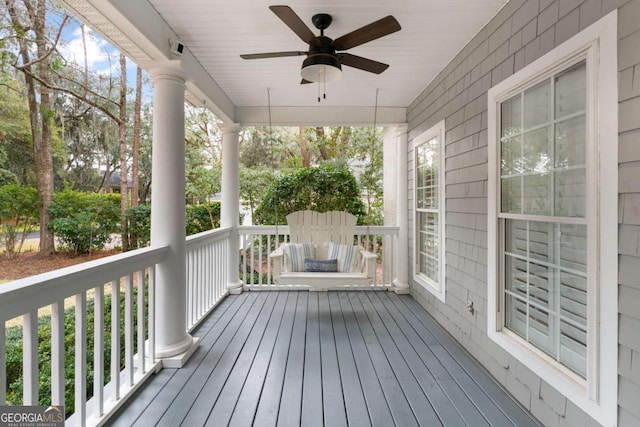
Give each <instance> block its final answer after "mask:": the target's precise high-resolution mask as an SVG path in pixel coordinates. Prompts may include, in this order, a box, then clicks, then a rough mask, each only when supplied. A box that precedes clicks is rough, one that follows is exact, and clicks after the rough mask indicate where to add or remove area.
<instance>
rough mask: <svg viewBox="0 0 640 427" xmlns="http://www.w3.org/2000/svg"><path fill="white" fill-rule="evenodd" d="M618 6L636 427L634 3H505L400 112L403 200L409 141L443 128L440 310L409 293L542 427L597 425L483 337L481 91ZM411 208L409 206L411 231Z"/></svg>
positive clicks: (624, 354) (626, 365)
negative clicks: (443, 288) (403, 116)
mask: <svg viewBox="0 0 640 427" xmlns="http://www.w3.org/2000/svg"><path fill="white" fill-rule="evenodd" d="M617 8H619V10H618V38H619V42H618V71H619V82H618V90H619V106H618V109H619V141H618V144H619V163H620V166H619V171H618V176H619V245H618V246H619V248H618V249H619V319H620V320H619V329H620V330H619V340H618V341H619V364H620V367H619V416H618V425H619V426H622V427H624V426H635V425H640V412H639V411H640V405H639V403H640V314H639V313H640V309H639V308H638V307H640V279H638V278H639V277H640V47H639V46H640V0H626V1H625V0H512V1H510V2H509V3H507V4H506V5H505V6H504V7H503V8H502V9H501V11H500V12H498V14H496V16H495V17H494V18H493V20H492V21H491V22H489V23H488V24H487V25H486V26H485V28H483V29H482V30H481V31H480V32H479V33H478V34H477V35H476V36H475V37H474V38H473V39H472V40H471V41H470V42H469V43H468V44H467V46H465V47H464V48H463V49H462V50H461V51H460V52H459V53H458V55H457V56H456V57H455V58H454V59H453V60H452V61H451V63H449V64H448V66H447V67H446V68H445V69H444V70H443V71H442V72H441V73H440V75H438V76H437V77H436V78H435V79H434V80H433V81H432V83H431V84H430V85H429V87H427V88H426V89H425V90H424V91H423V92H422V93H421V94H420V95H418V96H417V97H416V99H415V100H414V101H413V102H412V104H411V105H410V106H409V108H408V112H407V117H408V120H409V140H410V143H409V150H410V154H409V159H410V162H409V177H410V178H409V188H410V191H409V198H410V200H412V199H413V194H412V187H411V186H412V183H413V182H412V177H413V170H412V168H413V163H412V159H413V157H412V155H413V144H412V142H411V140H412V139H413V138H415V137H416V136H418V135H420V134H421V133H422V132H424V131H426V130H427V129H429V128H430V127H431V126H433V125H435V124H436V123H437V122H438V121H440V120H442V119H445V131H446V136H445V162H446V170H445V174H446V175H445V183H446V197H447V200H446V215H445V221H446V231H445V233H446V242H445V248H446V263H447V265H446V276H447V279H446V280H447V296H446V304H442V303H441V302H440V301H439V300H438V299H437V298H435V297H434V296H432V295H431V294H430V293H429V292H427V291H425V290H424V289H422V288H420V287H419V286H417V285H415V284H412V293H413V295H414V297H415V298H416V299H417V300H418V301H419V302H420V303H421V304H422V305H423V306H424V307H426V308H427V309H428V310H429V311H430V312H431V313H432V314H433V315H434V317H435V318H436V319H437V320H438V321H439V322H440V323H441V324H442V325H443V327H445V328H446V329H447V330H448V331H449V332H451V333H452V334H453V335H454V336H455V337H456V338H457V339H458V340H460V342H461V344H462V345H463V346H465V347H466V349H467V350H468V351H470V352H471V353H472V354H473V355H474V356H475V357H476V358H477V359H478V360H479V361H480V362H481V363H482V364H483V365H484V366H485V367H486V368H487V369H488V370H489V371H490V372H491V373H492V374H493V375H494V376H495V377H496V378H497V379H498V380H499V381H501V382H502V384H503V385H504V386H505V387H506V388H507V389H508V390H509V391H510V392H511V393H512V394H513V395H514V396H515V397H516V398H517V399H518V400H519V401H520V402H521V403H522V404H523V405H524V406H525V407H527V408H528V409H529V410H531V411H532V413H533V414H534V415H535V416H537V417H538V418H539V419H540V421H542V422H543V423H544V424H545V425H549V426H555V425H558V426H578V425H579V426H592V425H598V423H596V422H595V421H594V420H593V419H591V418H590V417H589V416H587V415H586V414H585V413H584V412H583V411H582V410H580V409H579V408H577V407H576V406H575V405H574V404H573V403H572V402H571V401H569V400H567V399H566V398H564V396H561V395H560V394H559V393H557V391H555V390H554V389H553V388H551V387H550V386H549V385H548V384H546V383H545V382H543V381H541V380H540V378H538V377H537V376H536V375H535V374H533V373H532V372H531V371H530V370H529V369H528V368H526V367H525V366H523V365H522V364H520V362H518V361H517V360H515V359H513V358H512V357H511V356H510V355H508V354H507V353H506V352H504V351H503V350H502V349H500V348H499V347H498V346H497V345H495V344H494V343H493V342H492V341H491V340H490V339H489V338H488V337H487V335H486V326H487V315H488V314H487V313H486V298H487V295H486V293H487V283H486V274H487V262H488V260H487V249H486V248H487V234H486V227H487V224H486V221H487V217H486V209H487V174H488V168H487V90H488V89H489V88H490V87H491V86H494V85H496V84H497V83H499V82H500V81H502V80H504V79H505V78H507V77H509V76H510V75H512V74H513V73H514V72H516V71H518V70H520V69H522V68H523V67H525V66H526V65H528V64H530V63H531V62H533V61H535V60H536V59H538V58H539V57H540V56H542V55H544V54H545V53H547V52H549V51H550V50H552V49H553V48H554V47H556V46H558V45H560V44H562V43H563V42H565V41H566V40H568V39H569V38H571V37H572V36H574V35H575V34H577V33H578V32H579V31H580V30H582V29H584V28H586V27H587V26H589V25H591V24H592V23H593V22H595V21H597V20H598V19H600V18H601V17H602V16H604V15H606V14H607V13H609V12H610V11H612V10H615V9H617ZM603 143H605V144H606V143H607V142H603ZM411 206H412V204H411V203H410V204H409V209H410V211H409V218H410V219H409V224H410V226H411V227H412V226H413V212H412V211H411ZM410 245H413V233H410ZM410 253H411V254H413V250H411V251H410ZM411 262H413V261H411ZM410 271H411V270H410ZM468 300H471V301H473V302H474V307H475V309H476V311H475V313H474V314H473V315H471V314H470V313H469V312H468V311H467V310H466V304H467V301H468Z"/></svg>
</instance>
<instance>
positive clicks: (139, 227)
mask: <svg viewBox="0 0 640 427" xmlns="http://www.w3.org/2000/svg"><path fill="white" fill-rule="evenodd" d="M124 216H125V218H126V219H127V225H128V228H127V229H128V231H129V243H130V247H131V249H137V248H143V247H145V246H148V245H149V241H150V240H151V205H150V204H149V203H143V204H140V205H137V206H132V207H130V208H129V209H127V210H126V211H125V213H124Z"/></svg>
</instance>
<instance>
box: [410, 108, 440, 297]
mask: <svg viewBox="0 0 640 427" xmlns="http://www.w3.org/2000/svg"><path fill="white" fill-rule="evenodd" d="M444 131H445V127H444V120H442V121H440V122H439V123H437V124H436V125H434V126H433V127H431V128H430V129H429V130H427V131H426V132H424V133H422V134H421V135H419V136H418V137H416V138H415V139H414V140H413V164H414V168H413V169H414V170H413V182H414V188H413V213H414V218H415V227H414V242H415V244H414V253H413V260H414V262H413V280H414V281H415V282H416V283H417V284H418V285H420V286H422V287H423V288H424V289H426V290H427V291H429V292H430V293H432V294H433V295H435V296H436V298H438V299H439V300H440V301H442V302H445V296H446V289H445V282H446V280H445V274H444V271H445V268H446V262H445V252H446V251H445V234H444V231H445V216H444V215H445V209H444V204H445V194H444V193H445V182H444V177H445V173H444V167H445V161H444V160H445V159H444V138H445V134H444ZM434 137H436V138H438V150H439V151H440V152H439V153H438V157H439V159H440V164H439V165H438V167H439V175H438V185H439V188H438V195H439V200H438V220H439V223H438V224H439V230H438V231H439V233H440V235H439V240H440V242H439V248H440V253H439V256H440V263H439V264H440V265H439V275H438V276H439V277H438V281H437V282H435V281H433V280H432V279H431V278H429V277H426V276H424V275H421V274H418V272H419V268H418V265H419V263H420V254H419V250H420V248H419V244H418V242H419V235H418V234H419V232H420V230H419V226H418V216H417V212H418V197H417V182H418V161H417V153H418V150H417V148H418V147H419V146H420V145H422V144H424V143H425V142H427V141H429V140H430V139H432V138H434Z"/></svg>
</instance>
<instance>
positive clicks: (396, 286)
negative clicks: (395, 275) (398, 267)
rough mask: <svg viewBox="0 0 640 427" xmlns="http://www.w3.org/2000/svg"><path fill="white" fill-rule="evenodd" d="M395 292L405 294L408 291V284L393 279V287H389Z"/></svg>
mask: <svg viewBox="0 0 640 427" xmlns="http://www.w3.org/2000/svg"><path fill="white" fill-rule="evenodd" d="M389 290H390V291H393V292H395V293H396V294H397V295H407V294H409V293H410V289H409V284H408V283H404V282H401V281H399V280H398V279H393V287H392V288H391V289H389Z"/></svg>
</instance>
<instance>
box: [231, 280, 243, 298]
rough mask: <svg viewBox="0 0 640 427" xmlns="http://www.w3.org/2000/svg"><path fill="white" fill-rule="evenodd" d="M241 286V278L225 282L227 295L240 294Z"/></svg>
mask: <svg viewBox="0 0 640 427" xmlns="http://www.w3.org/2000/svg"><path fill="white" fill-rule="evenodd" d="M243 286H244V282H243V281H242V280H238V281H237V282H232V283H229V284H227V291H229V295H240V294H241V293H242V290H243Z"/></svg>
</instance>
